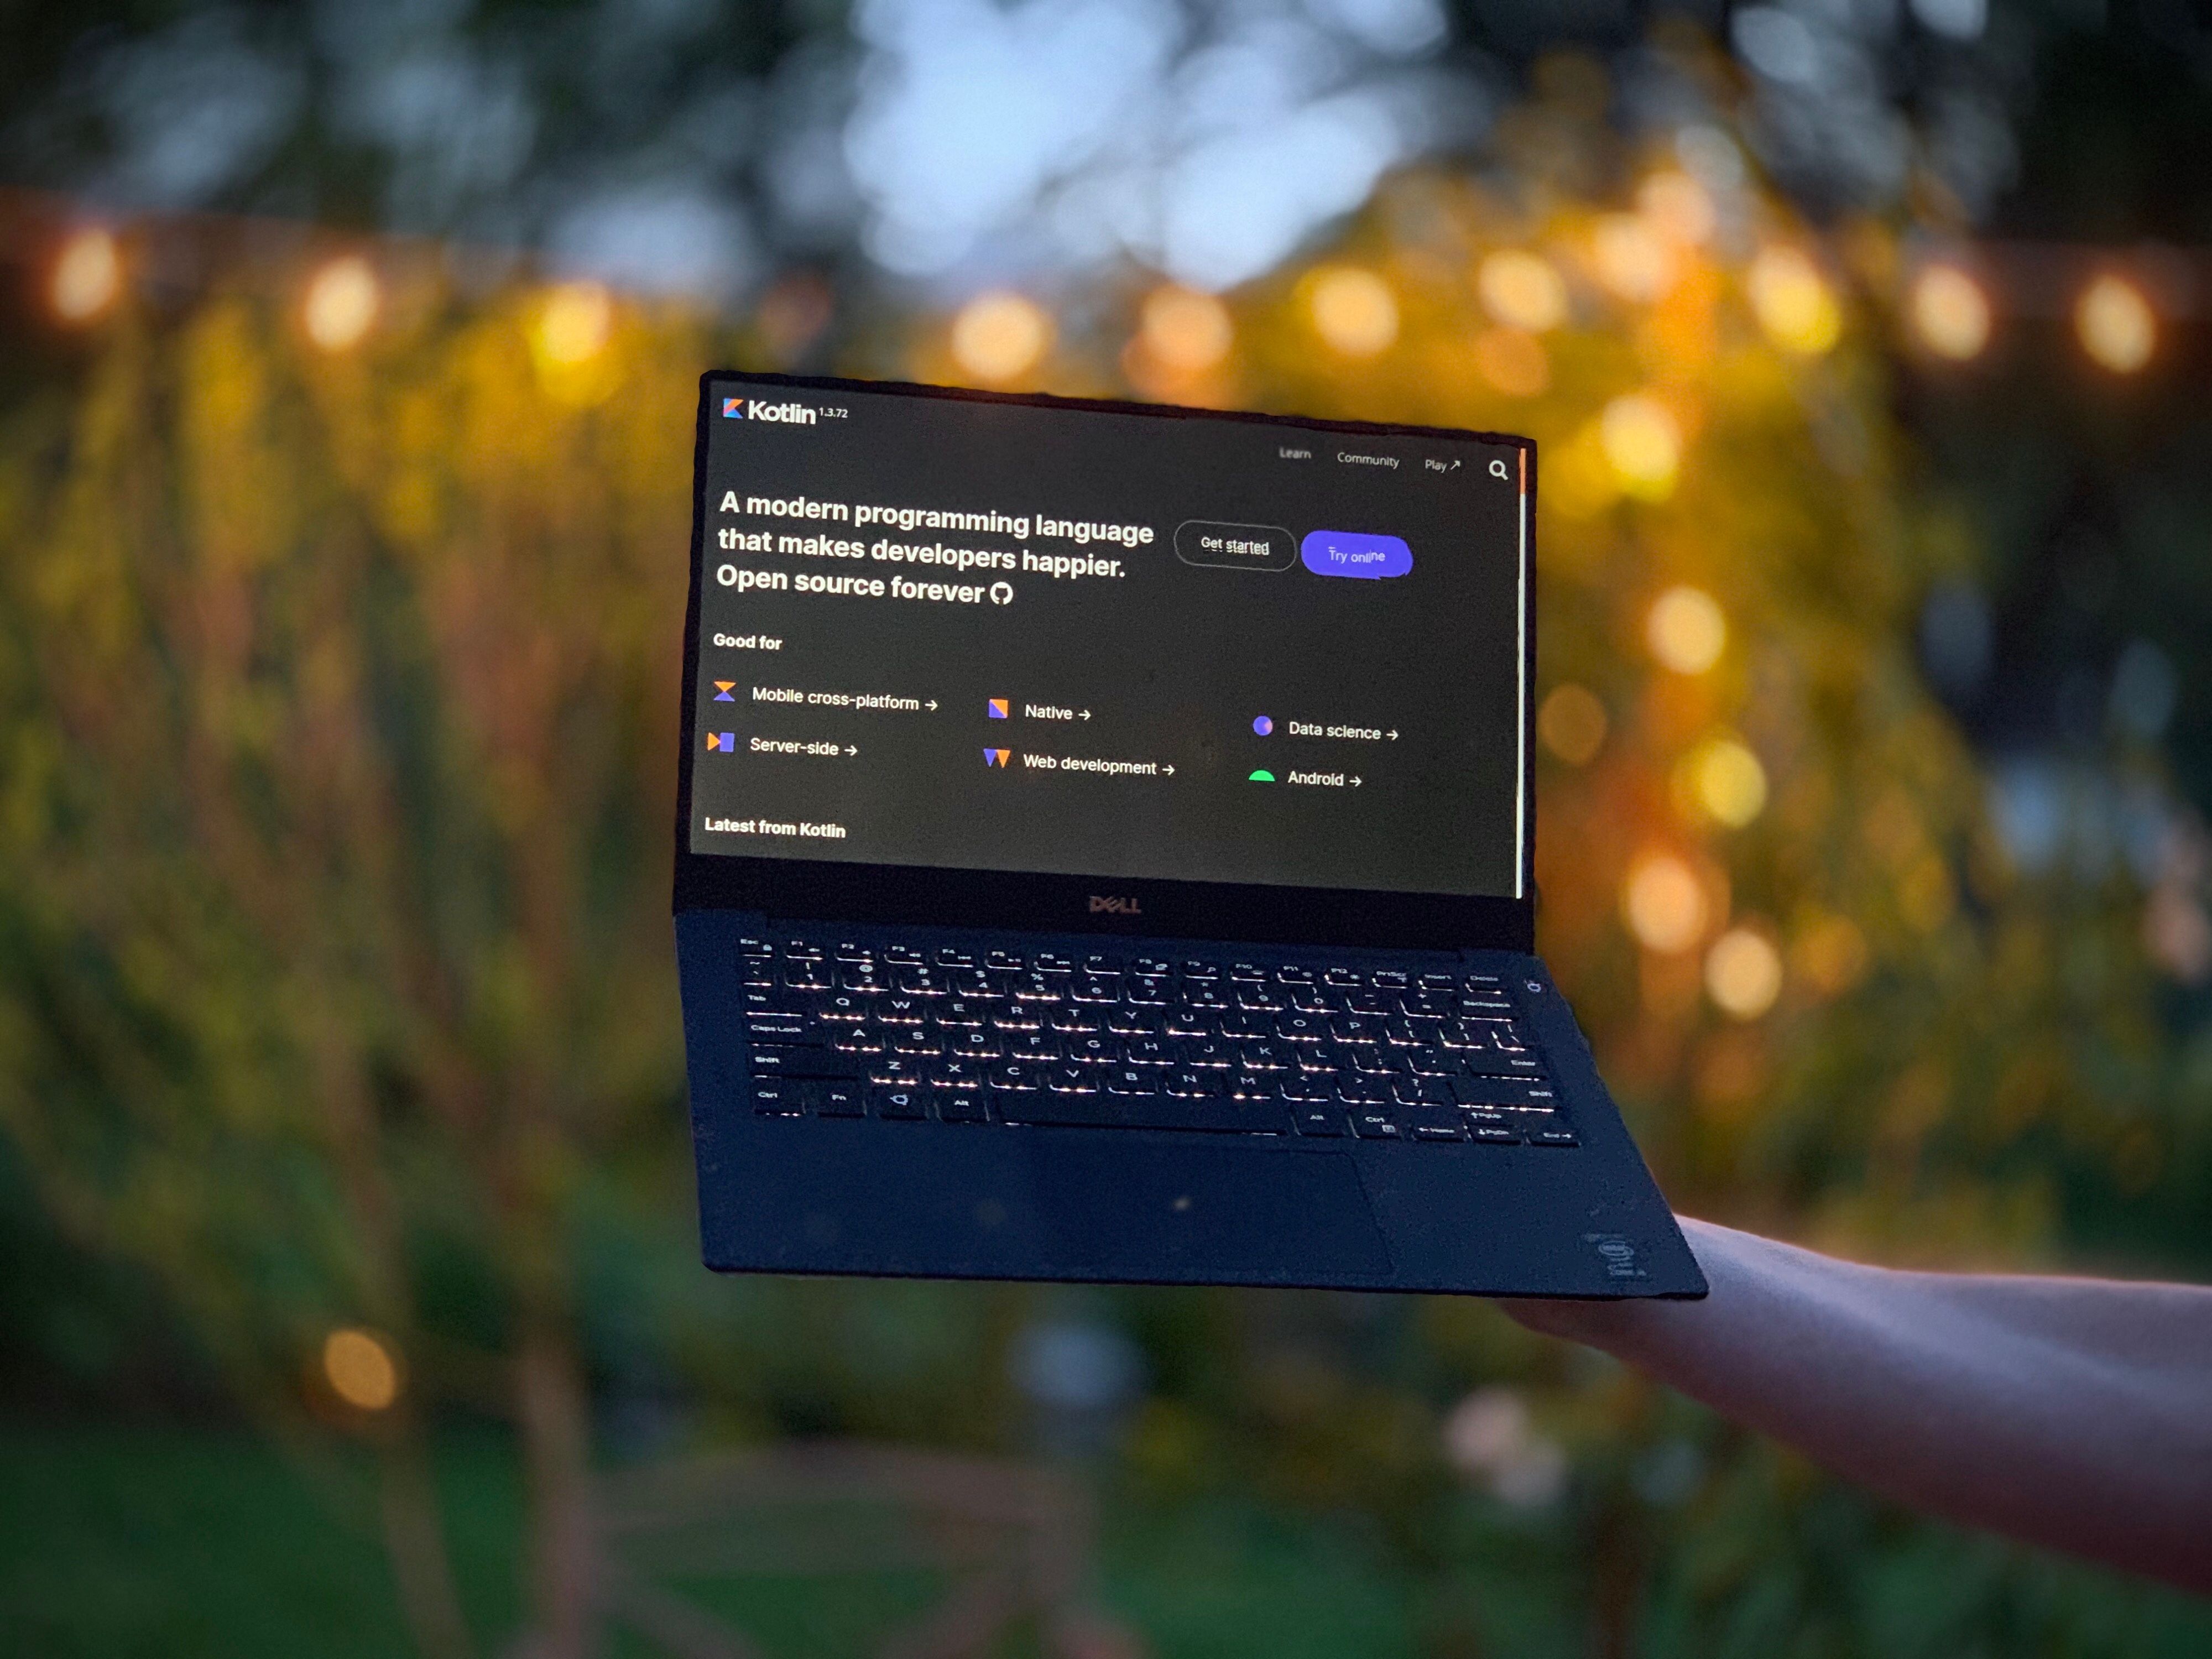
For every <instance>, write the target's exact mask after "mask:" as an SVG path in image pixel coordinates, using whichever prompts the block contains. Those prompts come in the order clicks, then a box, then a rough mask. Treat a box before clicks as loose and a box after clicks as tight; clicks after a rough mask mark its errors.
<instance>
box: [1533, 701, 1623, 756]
mask: <svg viewBox="0 0 2212 1659" xmlns="http://www.w3.org/2000/svg"><path fill="white" fill-rule="evenodd" d="M1606 724H1607V722H1606V717H1605V705H1604V704H1603V703H1601V702H1599V701H1598V698H1597V694H1596V693H1595V692H1594V691H1592V690H1589V689H1588V688H1587V687H1584V686H1580V685H1573V684H1568V685H1562V686H1560V687H1559V688H1558V689H1557V690H1554V691H1553V693H1552V694H1551V696H1547V697H1546V698H1545V699H1544V702H1543V706H1542V707H1541V708H1539V709H1537V711H1536V735H1537V736H1538V737H1540V738H1542V739H1543V740H1544V746H1545V747H1546V748H1547V749H1548V750H1551V751H1552V752H1553V754H1555V755H1557V756H1558V757H1559V758H1560V759H1561V760H1563V761H1565V762H1566V763H1567V764H1568V765H1570V766H1587V765H1589V763H1590V761H1591V760H1592V759H1593V758H1595V756H1596V754H1597V751H1598V750H1599V749H1600V748H1601V747H1602V746H1603V744H1604V743H1605V732H1606Z"/></svg>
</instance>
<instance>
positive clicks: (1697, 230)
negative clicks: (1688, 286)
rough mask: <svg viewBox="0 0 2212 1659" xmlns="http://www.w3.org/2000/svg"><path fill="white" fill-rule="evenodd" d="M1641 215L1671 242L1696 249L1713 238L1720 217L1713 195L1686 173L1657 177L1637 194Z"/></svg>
mask: <svg viewBox="0 0 2212 1659" xmlns="http://www.w3.org/2000/svg"><path fill="white" fill-rule="evenodd" d="M1636 209H1637V211H1638V213H1640V214H1642V215H1643V216H1644V220H1645V222H1647V223H1649V224H1650V227H1651V228H1652V229H1653V230H1655V231H1656V232H1657V233H1658V234H1660V235H1661V236H1662V237H1664V238H1665V239H1666V240H1668V241H1670V242H1674V243H1676V244H1678V245H1680V246H1686V247H1688V246H1696V245H1697V244H1699V243H1700V242H1702V241H1704V240H1705V239H1706V238H1707V237H1709V236H1711V234H1713V231H1714V229H1715V228H1716V227H1717V225H1718V224H1719V222H1720V216H1719V215H1718V214H1717V213H1716V212H1715V211H1714V210H1713V197H1712V192H1711V191H1708V190H1707V189H1706V188H1705V186H1704V185H1701V184H1699V182H1698V181H1697V180H1696V179H1692V177H1690V175H1689V174H1688V173H1653V174H1652V175H1651V176H1650V178H1649V179H1645V180H1644V183H1643V185H1641V186H1640V187H1639V188H1638V191H1637V192H1636Z"/></svg>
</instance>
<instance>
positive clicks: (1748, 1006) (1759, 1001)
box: [1705, 927, 1782, 1019]
mask: <svg viewBox="0 0 2212 1659" xmlns="http://www.w3.org/2000/svg"><path fill="white" fill-rule="evenodd" d="M1705 994H1706V995H1708V996H1710V997H1711V998H1712V1000H1713V1002H1714V1005H1715V1006H1717V1007H1718V1008H1719V1009H1720V1011H1721V1012H1723V1013H1724V1014H1727V1015H1729V1017H1730V1018H1735V1019H1757V1018H1759V1016H1760V1015H1761V1014H1763V1013H1765V1012H1766V1011H1767V1010H1768V1009H1770V1008H1771V1007H1772V1006H1774V1001H1775V999H1776V998H1777V997H1778V996H1780V995H1781V994H1782V953H1781V952H1780V951H1777V950H1776V949H1775V948H1774V945H1773V944H1772V943H1771V941H1770V940H1769V939H1767V938H1766V936H1765V934H1763V933H1754V932H1753V930H1752V929H1750V928H1748V927H1731V928H1729V931H1728V932H1727V933H1723V934H1722V935H1721V936H1720V937H1719V938H1718V939H1715V940H1714V941H1713V948H1712V949H1711V950H1710V951H1707V952H1706V953H1705Z"/></svg>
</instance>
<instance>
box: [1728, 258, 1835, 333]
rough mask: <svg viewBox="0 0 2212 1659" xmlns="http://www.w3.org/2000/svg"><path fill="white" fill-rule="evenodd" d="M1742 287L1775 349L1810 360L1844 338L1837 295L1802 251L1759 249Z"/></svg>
mask: <svg viewBox="0 0 2212 1659" xmlns="http://www.w3.org/2000/svg"><path fill="white" fill-rule="evenodd" d="M1745 284H1746V286H1747V288H1748V289H1749V290H1750V293H1751V308H1752V311H1753V313H1755V314H1756V315H1757V317H1758V318H1759V326H1760V327H1761V328H1763V329H1765V331H1766V334H1767V337H1768V338H1769V339H1771V340H1772V341H1773V342H1774V343H1775V344H1777V345H1778V346H1781V347H1783V348H1784V349H1787V350H1790V351H1796V352H1802V353H1804V354H1806V355H1807V356H1813V355H1815V354H1817V353H1820V352H1823V351H1826V350H1827V349H1829V348H1830V347H1831V346H1832V345H1834V344H1835V343H1836V340H1837V338H1838V336H1840V335H1841V334H1842V332H1843V326H1844V319H1843V313H1842V312H1841V311H1840V310H1839V309H1838V307H1837V305H1836V296H1835V295H1834V293H1833V292H1832V290H1831V289H1829V287H1828V283H1827V279H1826V277H1824V276H1821V275H1820V268H1819V267H1818V266H1816V265H1815V264H1814V263H1813V261H1812V259H1811V258H1809V257H1808V256H1807V255H1806V253H1805V252H1804V251H1803V250H1802V249H1800V248H1794V247H1770V248H1766V249H1764V250H1762V251H1761V252H1760V253H1759V257H1758V258H1755V259H1753V261H1752V262H1751V270H1750V273H1749V274H1748V276H1747V277H1746V278H1745Z"/></svg>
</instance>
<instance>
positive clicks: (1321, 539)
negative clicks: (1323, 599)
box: [1298, 530, 1413, 581]
mask: <svg viewBox="0 0 2212 1659" xmlns="http://www.w3.org/2000/svg"><path fill="white" fill-rule="evenodd" d="M1298 557H1299V558H1300V559H1301V560H1303V561H1304V564H1305V567H1306V568H1307V569H1309V570H1310V571H1312V572H1313V573H1314V574H1315V575H1316V576H1364V577H1365V578H1366V579H1367V580H1370V581H1372V580H1376V579H1377V578H1380V577H1383V576H1402V575H1404V574H1406V573H1407V571H1408V570H1411V569H1412V568H1413V549H1412V548H1410V547H1408V546H1407V545H1406V544H1405V543H1404V541H1403V540H1401V538H1398V537H1396V536H1364V535H1362V534H1360V533H1359V532H1358V531H1353V530H1316V531H1313V532H1310V533H1309V534H1308V535H1307V537H1306V538H1305V540H1304V541H1303V542H1301V543H1299V544H1298Z"/></svg>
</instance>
